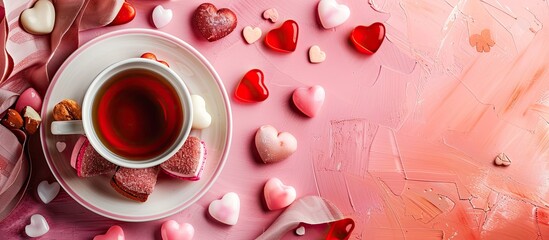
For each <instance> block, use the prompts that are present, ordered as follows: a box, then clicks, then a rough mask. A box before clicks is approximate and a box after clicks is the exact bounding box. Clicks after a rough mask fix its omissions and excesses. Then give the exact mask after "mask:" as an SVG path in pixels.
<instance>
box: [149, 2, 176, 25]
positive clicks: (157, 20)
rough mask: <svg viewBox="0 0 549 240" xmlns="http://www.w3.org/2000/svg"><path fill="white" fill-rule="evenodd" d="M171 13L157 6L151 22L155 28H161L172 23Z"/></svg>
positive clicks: (169, 10)
mask: <svg viewBox="0 0 549 240" xmlns="http://www.w3.org/2000/svg"><path fill="white" fill-rule="evenodd" d="M172 18H173V11H172V10H171V9H165V8H164V7H162V5H158V6H156V7H155V8H154V9H153V12H152V21H153V24H154V26H155V27H156V28H162V27H164V26H166V25H168V23H170V22H171V21H172Z"/></svg>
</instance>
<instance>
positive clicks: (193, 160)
mask: <svg viewBox="0 0 549 240" xmlns="http://www.w3.org/2000/svg"><path fill="white" fill-rule="evenodd" d="M205 163H206V146H205V144H204V142H203V141H201V140H200V139H199V138H197V137H195V136H189V137H188V138H187V140H185V143H184V144H183V147H181V148H180V149H179V151H177V152H176V153H175V154H174V155H173V156H172V157H170V158H169V159H168V160H167V161H165V162H163V163H162V164H160V168H162V170H163V171H164V172H165V173H166V174H168V175H170V176H172V177H175V178H178V179H182V180H189V181H197V180H200V174H201V173H202V171H203V170H204V165H205Z"/></svg>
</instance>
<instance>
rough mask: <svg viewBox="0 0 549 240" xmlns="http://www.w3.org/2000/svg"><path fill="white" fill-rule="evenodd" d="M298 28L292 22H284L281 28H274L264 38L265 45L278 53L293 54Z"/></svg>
mask: <svg viewBox="0 0 549 240" xmlns="http://www.w3.org/2000/svg"><path fill="white" fill-rule="evenodd" d="M298 36H299V26H298V25H297V23H296V22H295V21H294V20H286V21H285V22H284V23H283V24H282V26H280V27H279V28H275V29H273V30H271V31H269V32H268V33H267V35H266V36H265V44H266V45H267V46H268V47H270V48H272V49H274V50H276V51H279V52H285V53H288V52H293V51H295V48H296V46H297V37H298Z"/></svg>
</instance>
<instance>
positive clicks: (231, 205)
mask: <svg viewBox="0 0 549 240" xmlns="http://www.w3.org/2000/svg"><path fill="white" fill-rule="evenodd" d="M208 212H209V213H210V216H212V217H213V218H214V219H215V220H217V221H219V222H221V223H224V224H227V225H235V224H236V223H237V222H238V216H239V214H240V198H239V197H238V194H236V193H234V192H229V193H227V194H225V195H224V196H223V198H221V200H214V201H213V202H212V203H210V206H209V207H208Z"/></svg>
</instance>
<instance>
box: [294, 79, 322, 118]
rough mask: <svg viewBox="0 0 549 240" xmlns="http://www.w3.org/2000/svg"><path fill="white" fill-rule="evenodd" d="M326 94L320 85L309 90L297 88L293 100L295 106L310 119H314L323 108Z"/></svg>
mask: <svg viewBox="0 0 549 240" xmlns="http://www.w3.org/2000/svg"><path fill="white" fill-rule="evenodd" d="M325 97H326V92H325V91H324V88H323V87H321V86H318V85H315V86H312V87H309V88H304V87H301V88H297V89H296V90H294V94H293V96H292V99H293V101H294V104H295V106H296V107H297V108H298V109H299V110H300V111H301V112H303V113H304V114H305V115H307V116H309V117H314V116H316V114H317V113H318V112H319V111H320V109H321V108H322V105H323V104H324V98H325Z"/></svg>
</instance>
